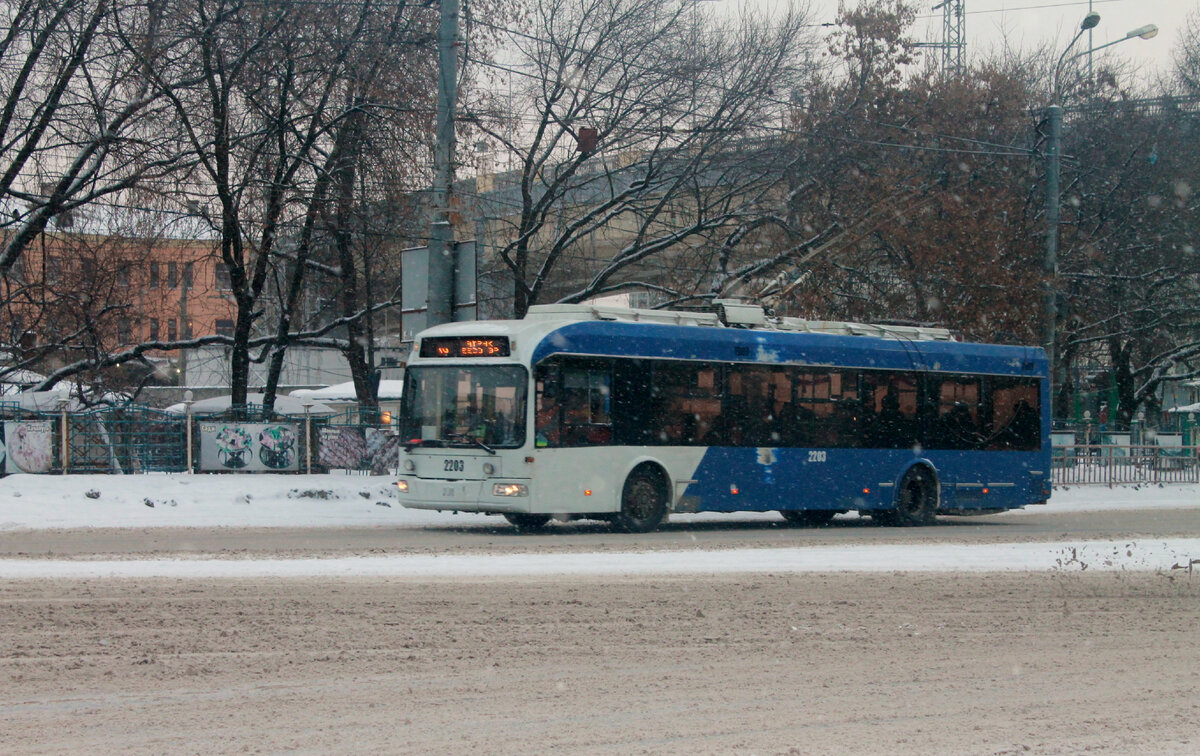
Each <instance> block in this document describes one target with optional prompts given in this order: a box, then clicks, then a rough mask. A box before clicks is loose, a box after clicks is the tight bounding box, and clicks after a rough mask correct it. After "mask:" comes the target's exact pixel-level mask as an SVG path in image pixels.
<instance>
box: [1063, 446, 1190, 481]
mask: <svg viewBox="0 0 1200 756" xmlns="http://www.w3.org/2000/svg"><path fill="white" fill-rule="evenodd" d="M1051 469H1052V477H1053V482H1054V484H1055V485H1086V484H1105V485H1113V484H1119V483H1200V446H1175V447H1164V446H1158V445H1131V446H1126V445H1113V444H1092V445H1070V446H1055V447H1054V448H1053V462H1052V468H1051Z"/></svg>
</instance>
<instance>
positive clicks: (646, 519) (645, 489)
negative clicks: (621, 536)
mask: <svg viewBox="0 0 1200 756" xmlns="http://www.w3.org/2000/svg"><path fill="white" fill-rule="evenodd" d="M666 516H667V497H666V494H665V493H664V492H663V485H662V482H661V480H660V479H659V477H658V476H657V475H654V474H653V473H652V472H650V471H649V470H644V469H638V470H634V471H633V473H632V474H630V476H629V478H628V479H626V481H625V488H624V490H623V491H622V492H621V511H620V512H617V513H616V514H615V515H613V518H612V524H613V529H615V530H617V531H620V532H622V533H649V532H650V531H651V530H654V529H655V528H657V527H658V526H659V525H660V524H661V523H662V521H663V518H664V517H666Z"/></svg>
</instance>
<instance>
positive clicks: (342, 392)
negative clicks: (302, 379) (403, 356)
mask: <svg viewBox="0 0 1200 756" xmlns="http://www.w3.org/2000/svg"><path fill="white" fill-rule="evenodd" d="M403 389H404V381H398V380H386V381H380V382H379V401H381V402H386V401H396V400H398V399H399V398H400V394H401V392H402V391H403ZM291 395H292V396H294V397H296V398H298V399H315V400H317V401H323V402H357V401H358V395H357V394H355V393H354V381H347V382H346V383H335V384H334V385H332V386H326V387H325V388H319V389H296V390H295V391H293V392H292V393H291Z"/></svg>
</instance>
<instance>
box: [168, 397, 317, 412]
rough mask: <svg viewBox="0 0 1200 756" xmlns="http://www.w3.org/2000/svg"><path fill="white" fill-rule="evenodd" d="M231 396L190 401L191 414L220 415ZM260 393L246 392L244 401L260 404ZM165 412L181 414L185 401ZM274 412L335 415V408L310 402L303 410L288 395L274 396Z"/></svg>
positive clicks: (302, 405) (185, 406) (301, 405)
mask: <svg viewBox="0 0 1200 756" xmlns="http://www.w3.org/2000/svg"><path fill="white" fill-rule="evenodd" d="M232 400H233V397H231V396H228V395H226V396H214V397H212V398H209V399H201V400H200V401H198V402H192V414H193V415H220V414H222V413H224V412H228V411H229V407H230V405H231V403H232ZM262 402H263V395H262V394H246V403H247V404H254V405H258V406H260V407H261V406H262ZM165 411H166V412H170V413H172V414H179V415H182V414H184V413H185V412H187V403H186V402H179V403H178V404H172V405H171V406H170V407H167V408H166V410H165ZM275 414H276V415H288V416H290V417H303V416H304V415H306V414H308V415H312V416H314V417H315V416H318V415H336V414H337V410H335V409H333V408H332V407H327V406H325V405H324V404H319V403H316V404H310V405H309V406H308V408H307V412H306V411H305V407H304V403H303V402H301V401H300V400H299V399H293V398H292V397H289V396H277V397H275Z"/></svg>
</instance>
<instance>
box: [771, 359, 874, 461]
mask: <svg viewBox="0 0 1200 756" xmlns="http://www.w3.org/2000/svg"><path fill="white" fill-rule="evenodd" d="M793 383H794V385H795V388H796V408H795V410H794V411H793V412H792V413H791V415H792V417H789V418H788V420H787V421H786V422H785V432H784V439H785V441H786V442H788V443H790V444H791V445H793V446H824V447H835V448H836V447H856V446H861V445H862V444H861V440H862V425H863V416H862V404H861V403H860V402H859V401H858V374H857V373H856V372H854V371H850V370H820V369H808V368H804V369H801V370H799V371H797V372H796V373H795V374H794V380H793ZM789 427H790V430H787V428H789Z"/></svg>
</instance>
